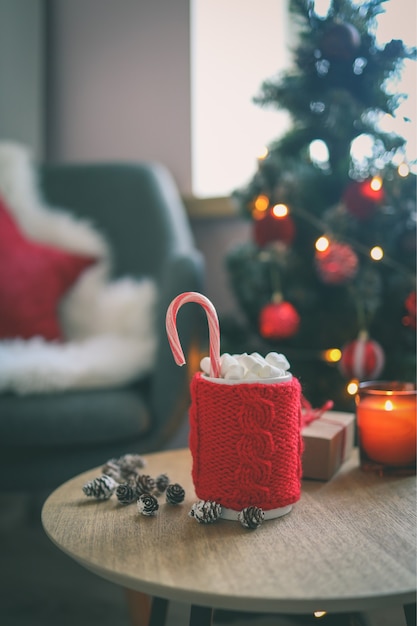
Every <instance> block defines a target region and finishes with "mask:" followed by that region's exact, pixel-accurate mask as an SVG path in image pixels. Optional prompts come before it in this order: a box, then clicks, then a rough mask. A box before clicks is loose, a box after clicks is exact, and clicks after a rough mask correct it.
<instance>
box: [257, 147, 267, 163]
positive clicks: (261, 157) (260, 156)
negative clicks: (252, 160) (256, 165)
mask: <svg viewBox="0 0 417 626" xmlns="http://www.w3.org/2000/svg"><path fill="white" fill-rule="evenodd" d="M268 154H269V150H268V148H267V147H266V146H264V147H263V148H262V150H261V151H260V152H259V154H258V159H259V160H260V161H263V160H264V159H266V157H267V156H268Z"/></svg>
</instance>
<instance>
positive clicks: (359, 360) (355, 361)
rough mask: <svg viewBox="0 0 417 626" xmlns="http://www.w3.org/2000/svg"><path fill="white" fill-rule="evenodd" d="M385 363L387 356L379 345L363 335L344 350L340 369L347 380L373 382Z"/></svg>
mask: <svg viewBox="0 0 417 626" xmlns="http://www.w3.org/2000/svg"><path fill="white" fill-rule="evenodd" d="M384 363H385V355H384V351H383V349H382V348H381V346H380V345H379V343H378V342H376V341H374V340H373V339H369V338H368V335H367V334H366V333H361V334H360V335H359V337H358V339H355V341H351V342H350V343H348V344H346V345H345V347H344V348H343V350H342V358H341V359H340V361H339V368H340V371H341V372H342V374H343V376H345V378H347V379H350V378H357V379H358V380H366V379H368V380H372V379H374V378H378V376H379V375H380V373H381V372H382V369H383V367H384Z"/></svg>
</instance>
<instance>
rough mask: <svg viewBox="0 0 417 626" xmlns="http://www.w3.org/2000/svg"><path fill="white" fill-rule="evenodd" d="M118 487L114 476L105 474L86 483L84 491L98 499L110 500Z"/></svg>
mask: <svg viewBox="0 0 417 626" xmlns="http://www.w3.org/2000/svg"><path fill="white" fill-rule="evenodd" d="M116 487H117V482H116V481H115V480H114V478H112V477H111V476H107V475H106V474H103V475H102V476H99V477H98V478H94V479H93V480H90V481H89V482H88V483H85V485H84V486H83V492H84V493H85V495H86V496H90V497H92V498H96V500H108V499H109V498H110V497H111V495H112V494H113V493H114V491H115V490H116Z"/></svg>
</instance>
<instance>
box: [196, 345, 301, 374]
mask: <svg viewBox="0 0 417 626" xmlns="http://www.w3.org/2000/svg"><path fill="white" fill-rule="evenodd" d="M200 367H201V369H202V371H203V372H204V374H206V375H207V376H209V375H210V369H211V368H210V358H209V357H208V356H205V357H203V358H202V359H201V361H200ZM289 367H290V364H289V363H288V361H287V359H286V357H285V356H284V355H283V354H278V353H277V352H269V353H268V354H267V355H266V357H265V358H264V357H263V356H261V355H260V354H259V352H252V353H251V354H248V353H247V352H244V353H243V354H229V353H228V352H225V353H224V354H222V355H221V357H220V374H221V378H224V379H228V380H262V379H267V378H285V377H286V376H287V371H286V370H288V369H289Z"/></svg>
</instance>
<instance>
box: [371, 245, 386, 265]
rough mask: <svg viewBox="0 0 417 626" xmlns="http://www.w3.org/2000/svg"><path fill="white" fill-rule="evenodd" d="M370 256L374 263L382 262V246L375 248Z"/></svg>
mask: <svg viewBox="0 0 417 626" xmlns="http://www.w3.org/2000/svg"><path fill="white" fill-rule="evenodd" d="M369 256H370V257H371V259H372V260H373V261H380V260H381V259H382V258H383V256H384V251H383V249H382V248H381V247H380V246H374V247H373V248H372V249H371V250H370V252H369Z"/></svg>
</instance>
